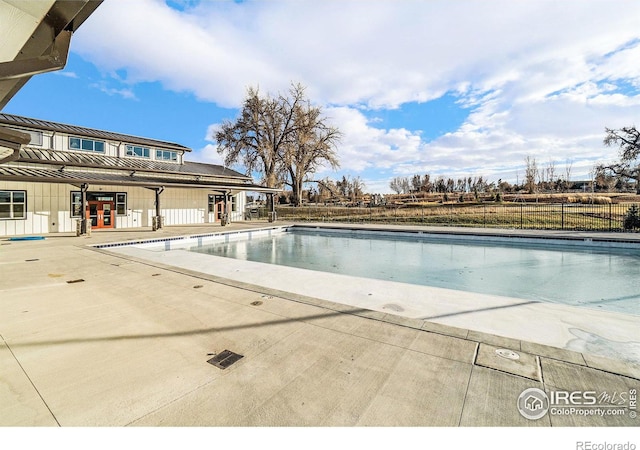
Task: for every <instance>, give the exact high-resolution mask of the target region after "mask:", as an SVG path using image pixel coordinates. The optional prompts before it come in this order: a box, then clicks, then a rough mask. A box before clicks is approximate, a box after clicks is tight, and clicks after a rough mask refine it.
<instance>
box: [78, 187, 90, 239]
mask: <svg viewBox="0 0 640 450" xmlns="http://www.w3.org/2000/svg"><path fill="white" fill-rule="evenodd" d="M88 190H89V185H88V184H87V183H82V184H81V185H80V235H81V236H84V235H86V234H87V191H88Z"/></svg>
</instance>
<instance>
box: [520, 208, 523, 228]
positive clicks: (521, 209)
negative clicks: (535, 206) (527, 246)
mask: <svg viewBox="0 0 640 450" xmlns="http://www.w3.org/2000/svg"><path fill="white" fill-rule="evenodd" d="M523 212H524V203H520V229H521V230H522V226H523V224H522V214H523Z"/></svg>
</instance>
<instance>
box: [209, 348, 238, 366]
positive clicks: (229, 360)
mask: <svg viewBox="0 0 640 450" xmlns="http://www.w3.org/2000/svg"><path fill="white" fill-rule="evenodd" d="M241 358H244V356H243V355H239V354H237V353H234V352H232V351H231V350H224V351H222V352H220V353H218V354H217V355H216V356H214V357H213V358H211V359H210V360H208V361H207V362H208V363H209V364H212V365H214V366H216V367H218V368H219V369H226V368H227V367H229V366H230V365H231V364H233V363H235V362H237V361H238V360H240V359H241Z"/></svg>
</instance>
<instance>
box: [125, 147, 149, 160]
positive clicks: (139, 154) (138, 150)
mask: <svg viewBox="0 0 640 450" xmlns="http://www.w3.org/2000/svg"><path fill="white" fill-rule="evenodd" d="M127 156H133V157H134V158H150V157H151V150H149V149H148V148H147V147H139V146H137V145H127Z"/></svg>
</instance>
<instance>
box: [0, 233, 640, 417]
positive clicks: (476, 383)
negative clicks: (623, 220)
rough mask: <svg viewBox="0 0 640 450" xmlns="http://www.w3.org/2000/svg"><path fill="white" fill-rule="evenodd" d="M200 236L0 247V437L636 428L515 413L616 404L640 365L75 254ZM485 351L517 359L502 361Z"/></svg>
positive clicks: (118, 236) (128, 236) (131, 236)
mask: <svg viewBox="0 0 640 450" xmlns="http://www.w3.org/2000/svg"><path fill="white" fill-rule="evenodd" d="M264 225H265V224H264V223H262V224H251V223H246V224H233V225H231V226H230V227H226V228H225V229H226V230H232V229H241V228H246V227H250V226H264ZM448 230H451V229H448ZM210 231H212V228H210V227H168V228H165V229H163V230H161V231H158V232H151V231H150V230H133V231H103V232H96V231H94V233H93V234H92V236H90V237H75V236H64V235H49V236H46V239H45V240H41V241H11V242H9V241H7V240H0V244H1V245H0V268H1V270H2V277H0V310H1V311H2V314H1V315H0V425H2V426H65V427H70V426H101V427H102V426H447V427H448V426H542V427H548V426H637V425H638V424H639V423H640V419H638V418H633V417H631V416H632V415H634V414H632V413H635V410H634V409H633V407H631V406H630V404H629V402H628V401H627V402H626V403H624V404H623V405H622V407H623V409H624V410H625V414H624V415H605V416H597V415H592V416H586V415H578V414H569V415H552V414H547V415H546V416H544V417H543V418H541V419H538V420H528V419H526V418H524V417H522V416H521V415H520V413H519V412H518V410H517V408H516V402H517V399H518V396H519V395H520V394H521V392H522V391H523V390H525V389H527V388H531V387H538V388H540V389H543V390H544V391H546V392H547V393H550V392H552V391H557V390H566V391H596V392H598V393H599V394H600V393H608V394H610V395H612V394H614V393H618V395H619V394H620V393H624V394H625V398H627V397H628V393H629V392H630V391H632V390H633V389H636V390H637V389H638V388H639V387H640V367H638V366H637V365H634V364H629V363H628V362H625V361H622V360H620V359H607V358H603V357H597V356H594V355H590V354H586V353H580V352H574V351H570V350H566V349H561V348H558V347H553V346H548V345H542V344H537V343H533V342H530V341H526V340H517V339H513V338H508V337H504V336H500V335H498V334H488V333H484V332H481V331H477V330H473V329H463V328H459V327H452V326H448V325H443V324H440V323H435V322H430V321H425V320H420V321H416V320H415V319H409V318H403V317H400V316H397V315H393V314H389V313H382V312H376V311H369V310H366V309H364V308H359V307H353V306H347V305H341V304H337V303H333V302H328V301H326V300H321V299H316V298H308V297H303V296H296V295H289V294H288V293H286V292H277V293H276V292H274V291H273V290H269V289H264V290H260V289H257V288H256V287H255V286H252V285H242V284H241V283H237V282H236V283H234V282H227V281H226V280H225V279H222V278H220V277H215V276H211V275H206V274H202V273H199V272H197V271H186V270H178V269H174V268H172V267H170V266H164V265H161V264H154V263H152V262H147V261H142V260H138V259H136V258H131V257H127V256H126V255H116V254H111V253H106V252H101V251H97V250H95V249H92V248H89V247H88V246H89V245H93V244H98V243H104V242H119V241H125V240H139V239H147V238H158V237H169V236H180V235H191V234H199V233H206V232H210ZM215 231H223V229H221V228H220V227H216V228H215ZM607 236H608V237H615V236H612V235H607ZM498 348H504V349H510V350H513V351H515V352H517V353H519V355H520V359H519V360H516V361H514V360H510V359H507V358H503V357H500V356H498V355H497V353H496V352H495V350H496V349H498ZM225 349H228V350H231V351H234V352H237V353H239V354H242V355H243V356H244V357H243V358H242V359H240V360H239V361H238V362H236V363H235V364H233V365H231V366H230V367H228V368H227V369H225V370H221V369H219V368H217V367H214V366H213V365H211V364H208V363H207V360H209V359H211V358H212V357H213V356H214V355H216V354H218V353H220V352H222V351H223V350H225ZM618 399H619V397H618ZM611 403H612V400H611V399H609V406H611Z"/></svg>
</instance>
